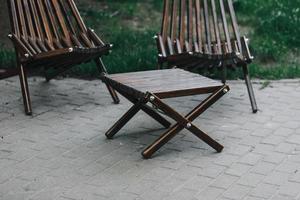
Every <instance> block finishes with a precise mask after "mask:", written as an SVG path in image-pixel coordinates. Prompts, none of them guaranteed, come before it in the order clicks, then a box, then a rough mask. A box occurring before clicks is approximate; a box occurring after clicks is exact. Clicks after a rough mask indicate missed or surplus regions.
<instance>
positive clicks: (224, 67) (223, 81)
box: [222, 65, 227, 84]
mask: <svg viewBox="0 0 300 200" xmlns="http://www.w3.org/2000/svg"><path fill="white" fill-rule="evenodd" d="M226 81H227V67H226V66H225V65H223V66H222V83H223V84H226Z"/></svg>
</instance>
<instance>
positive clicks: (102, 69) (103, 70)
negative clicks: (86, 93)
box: [95, 58, 120, 104]
mask: <svg viewBox="0 0 300 200" xmlns="http://www.w3.org/2000/svg"><path fill="white" fill-rule="evenodd" d="M95 63H96V65H97V68H98V71H99V72H100V74H101V73H107V70H106V67H105V65H104V63H103V62H102V60H101V59H100V58H99V59H95ZM106 87H107V89H108V92H109V94H110V95H111V97H112V99H113V101H114V103H115V104H119V103H120V99H119V97H118V95H117V93H116V91H115V90H114V89H113V88H112V87H111V86H110V85H108V84H106Z"/></svg>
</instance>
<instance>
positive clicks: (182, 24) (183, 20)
mask: <svg viewBox="0 0 300 200" xmlns="http://www.w3.org/2000/svg"><path fill="white" fill-rule="evenodd" d="M185 31H186V0H181V3H180V33H179V34H180V35H179V41H180V46H181V49H183V48H182V47H183V46H184V42H185V35H186V32H185Z"/></svg>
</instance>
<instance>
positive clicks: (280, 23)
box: [236, 0, 300, 61]
mask: <svg viewBox="0 0 300 200" xmlns="http://www.w3.org/2000/svg"><path fill="white" fill-rule="evenodd" d="M236 4H237V8H238V11H240V13H243V15H247V16H250V17H247V19H248V22H250V24H251V25H252V26H253V27H254V29H255V30H254V36H253V38H252V39H253V43H252V46H253V47H254V48H253V49H254V51H255V54H256V55H259V58H261V60H262V61H268V60H273V61H280V60H281V58H282V57H283V56H284V55H285V54H286V53H287V52H288V51H298V50H299V47H300V37H299V33H300V0H292V1H286V0H264V1H261V0H240V1H237V2H236Z"/></svg>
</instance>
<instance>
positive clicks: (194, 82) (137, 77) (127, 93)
mask: <svg viewBox="0 0 300 200" xmlns="http://www.w3.org/2000/svg"><path fill="white" fill-rule="evenodd" d="M101 79H102V80H103V82H104V83H106V84H107V85H109V86H111V87H113V88H114V89H115V90H116V91H118V92H119V93H120V94H121V95H123V96H124V97H125V98H127V99H128V100H129V101H131V102H132V103H133V104H134V105H133V106H132V107H131V108H130V109H129V110H128V112H127V113H125V114H124V115H123V116H122V117H121V118H120V120H119V121H118V122H116V123H115V125H113V126H112V127H111V128H110V129H109V130H108V131H107V132H106V136H107V138H109V139H112V138H113V136H114V135H115V134H116V133H117V132H118V131H119V130H120V129H121V128H122V127H124V126H125V125H126V123H127V122H128V121H129V120H130V119H131V118H132V117H133V116H134V115H135V114H136V113H137V112H138V111H139V110H143V111H144V112H145V113H147V114H148V115H149V116H151V117H153V118H154V119H156V120H157V121H158V122H160V123H161V124H162V125H164V126H165V127H166V128H168V127H169V126H170V123H169V122H168V121H166V120H165V119H164V118H163V117H161V116H160V115H159V114H158V113H157V112H158V110H160V111H162V112H163V113H164V114H165V115H167V116H169V117H170V118H172V119H174V120H175V122H176V123H175V125H173V126H172V127H171V128H169V129H168V130H167V131H166V132H165V133H164V134H163V135H162V136H161V137H159V138H158V139H157V140H156V141H155V142H154V143H153V144H152V145H150V146H149V147H148V148H146V150H145V151H143V153H142V155H143V157H144V158H150V157H151V156H152V155H153V154H154V153H155V152H156V151H157V150H159V149H160V148H161V147H162V146H163V145H164V144H166V143H167V142H168V141H169V140H170V139H172V138H173V137H174V136H175V135H176V134H178V133H179V132H180V131H181V130H182V129H184V128H186V129H188V130H189V131H190V132H191V133H193V134H194V135H195V136H197V137H198V138H199V139H201V140H203V141H204V142H206V143H207V144H208V145H210V146H211V147H212V148H214V149H215V150H216V151H217V152H221V151H222V149H223V148H224V147H223V146H222V145H221V144H219V143H218V142H217V141H215V140H213V139H212V138H211V137H210V136H209V135H207V134H206V133H204V132H203V131H201V130H200V129H199V128H198V127H196V126H195V125H194V124H193V123H192V121H194V120H195V119H196V118H197V117H198V116H199V115H201V114H202V113H203V112H204V111H205V110H207V109H208V108H209V107H210V106H211V105H213V104H214V103H215V102H216V101H217V100H218V99H220V98H221V97H222V96H223V95H224V94H225V93H227V92H228V91H229V87H228V86H227V85H223V84H221V83H219V82H217V81H213V80H211V79H208V78H205V77H203V76H200V75H197V74H193V73H191V72H187V71H184V70H182V69H164V70H153V71H143V72H132V73H123V74H114V75H108V74H102V76H101ZM209 93H211V95H210V96H209V97H208V98H206V99H205V100H204V101H203V102H202V103H200V105H199V106H197V107H195V108H194V109H193V110H192V111H191V112H190V113H189V114H188V115H186V116H185V117H184V116H182V115H181V114H179V113H178V112H177V111H175V110H174V109H173V108H171V107H170V106H169V105H168V104H166V103H165V102H163V101H162V99H164V98H173V97H181V96H190V95H199V94H209ZM147 103H151V104H152V105H153V106H154V107H155V108H157V110H154V109H151V108H150V107H149V106H148V105H147ZM155 113H156V114H155Z"/></svg>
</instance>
